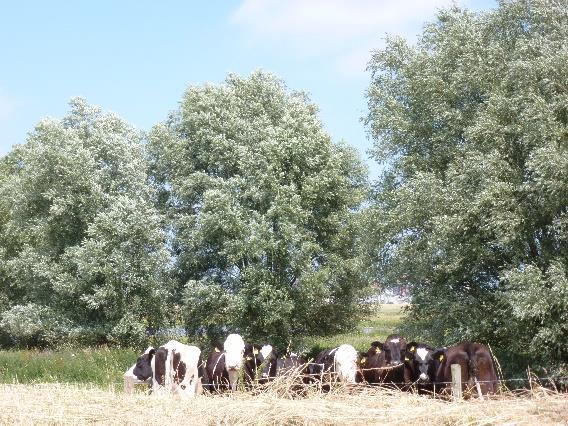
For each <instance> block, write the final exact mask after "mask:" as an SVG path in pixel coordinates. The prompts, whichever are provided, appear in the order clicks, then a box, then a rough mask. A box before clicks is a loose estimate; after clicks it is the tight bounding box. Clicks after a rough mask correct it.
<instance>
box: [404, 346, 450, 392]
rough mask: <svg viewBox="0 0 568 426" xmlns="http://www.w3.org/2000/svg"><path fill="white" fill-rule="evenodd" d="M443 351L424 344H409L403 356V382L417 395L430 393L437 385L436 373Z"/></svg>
mask: <svg viewBox="0 0 568 426" xmlns="http://www.w3.org/2000/svg"><path fill="white" fill-rule="evenodd" d="M443 351H444V349H443V348H442V349H434V348H432V347H431V346H429V345H427V344H424V343H417V342H410V343H408V344H407V346H406V352H405V356H404V381H405V382H406V383H407V386H408V387H409V388H411V387H414V388H415V389H416V390H417V391H418V393H420V394H424V393H432V392H433V391H434V390H435V389H434V385H435V384H436V383H437V371H438V367H439V365H440V360H441V359H442V356H443Z"/></svg>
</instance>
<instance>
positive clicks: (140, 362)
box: [132, 346, 156, 381]
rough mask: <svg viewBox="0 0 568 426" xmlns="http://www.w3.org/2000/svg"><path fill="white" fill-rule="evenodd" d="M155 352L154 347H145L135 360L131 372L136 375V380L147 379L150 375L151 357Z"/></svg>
mask: <svg viewBox="0 0 568 426" xmlns="http://www.w3.org/2000/svg"><path fill="white" fill-rule="evenodd" d="M155 354H156V349H154V348H153V347H151V346H150V347H149V348H148V349H146V352H144V353H143V354H142V355H140V356H139V357H138V359H137V360H136V364H134V368H133V369H132V374H134V376H136V378H137V379H138V380H143V381H144V380H148V379H149V378H150V377H152V358H153V357H154V355H155Z"/></svg>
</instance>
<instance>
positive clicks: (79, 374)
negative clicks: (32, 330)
mask: <svg viewBox="0 0 568 426" xmlns="http://www.w3.org/2000/svg"><path fill="white" fill-rule="evenodd" d="M137 356H138V352H137V351H135V350H133V349H109V348H97V349H64V350H57V351H36V350H33V351H32V350H27V351H2V352H0V382H2V383H56V382H58V383H89V384H93V385H97V386H103V387H107V386H109V385H112V384H119V383H122V374H123V373H124V371H125V370H126V369H127V368H128V367H130V366H131V365H132V364H133V363H134V361H135V360H136V358H137Z"/></svg>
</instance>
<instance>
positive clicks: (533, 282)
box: [0, 0, 568, 368]
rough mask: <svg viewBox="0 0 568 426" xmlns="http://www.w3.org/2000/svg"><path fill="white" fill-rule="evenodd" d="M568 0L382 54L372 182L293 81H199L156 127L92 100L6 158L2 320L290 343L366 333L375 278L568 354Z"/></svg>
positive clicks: (14, 331) (437, 25) (516, 4)
mask: <svg viewBox="0 0 568 426" xmlns="http://www.w3.org/2000/svg"><path fill="white" fill-rule="evenodd" d="M567 42H568V8H567V7H566V5H565V4H564V3H563V2H561V1H554V0H532V1H528V0H508V1H505V0H504V1H501V2H500V3H499V7H498V8H497V9H495V10H493V11H490V12H487V13H484V14H474V13H471V12H469V11H467V10H462V9H459V8H456V7H453V8H451V9H448V10H443V11H441V12H440V13H439V15H438V17H437V20H436V21H435V22H433V23H430V24H428V25H427V26H426V27H425V29H424V31H423V33H422V35H421V36H420V37H419V40H418V42H417V43H416V44H415V45H410V44H409V43H408V42H406V41H405V40H403V39H400V38H389V39H388V40H387V42H386V47H384V48H383V49H381V50H379V51H376V52H374V54H373V56H372V59H371V61H370V63H369V69H370V71H371V82H370V86H369V89H368V92H367V99H368V105H369V112H368V115H367V116H366V118H365V124H366V126H367V129H368V131H369V135H370V136H371V137H372V138H373V140H374V149H373V151H372V155H373V157H374V159H375V160H376V161H378V162H379V163H381V164H382V165H383V170H384V172H383V174H382V176H381V177H380V179H379V180H378V181H377V182H375V184H374V185H369V183H368V181H367V172H366V169H365V167H364V166H363V165H362V163H361V161H360V159H359V158H358V157H357V155H356V154H355V153H354V151H353V150H352V149H351V148H349V147H348V146H346V145H344V144H342V143H334V142H332V141H331V138H330V137H329V135H327V134H326V133H325V131H324V130H323V129H322V125H321V123H320V121H319V119H318V118H317V107H316V106H315V105H314V104H313V103H311V102H310V100H309V99H308V98H307V96H306V95H305V94H303V93H297V92H292V91H290V90H288V89H287V88H286V87H285V85H284V84H283V82H282V81H280V80H278V79H277V78H275V77H274V76H272V75H270V74H267V73H263V72H256V73H254V74H252V75H251V76H250V77H248V78H242V77H238V76H234V75H230V76H229V77H228V78H227V80H226V81H225V83H224V84H222V85H205V86H196V87H190V88H189V89H188V90H187V91H186V93H185V94H184V96H183V98H182V101H181V102H180V106H179V109H178V110H177V111H176V112H175V113H173V114H171V115H170V117H169V118H168V119H167V120H166V121H165V122H163V123H160V124H158V125H156V126H155V127H154V128H153V129H152V130H151V131H150V132H149V133H147V134H142V133H140V132H138V131H136V130H135V129H133V128H132V127H131V126H129V125H128V124H127V123H125V122H124V121H123V120H121V119H120V118H118V117H116V116H114V115H112V114H107V113H103V112H102V111H101V110H99V109H98V108H94V107H92V106H89V105H88V104H87V103H86V102H85V101H83V100H74V101H73V102H72V103H71V111H70V113H69V115H68V116H67V117H65V118H64V119H62V120H44V121H42V122H41V123H40V124H39V125H38V126H37V127H36V129H35V130H34V131H33V132H32V133H31V134H30V136H29V138H28V141H27V142H26V143H25V144H23V145H21V146H18V147H16V148H14V149H13V150H12V151H11V152H10V153H9V154H8V155H7V156H5V157H3V158H2V159H1V160H0V259H1V262H0V288H1V289H2V291H1V292H0V332H2V333H4V338H5V339H7V338H9V339H12V341H13V339H14V338H16V339H17V342H19V343H21V344H52V343H54V342H58V341H61V340H62V339H63V340H65V339H71V340H78V341H82V342H89V343H93V342H105V341H106V342H109V341H110V342H119V343H129V344H135V343H137V342H139V341H140V340H142V339H144V337H145V332H146V329H147V328H148V327H163V326H166V325H168V324H180V323H183V324H184V325H185V326H186V328H187V330H188V331H189V332H190V333H191V334H192V335H194V336H206V337H207V338H210V339H215V338H217V337H219V336H220V335H222V334H223V333H225V332H226V331H227V330H239V331H240V332H241V333H243V334H245V335H247V336H249V337H252V338H255V339H271V340H272V341H274V342H276V343H284V342H287V341H288V339H291V338H292V339H294V338H297V337H300V336H305V335H310V334H324V333H333V332H337V331H340V330H346V329H349V328H350V327H352V326H353V324H354V323H355V321H356V320H357V319H358V318H359V317H360V316H361V315H362V314H364V313H365V306H364V305H363V304H361V303H360V302H361V301H362V300H364V298H365V297H366V295H368V293H369V290H370V283H372V282H380V283H381V284H383V285H390V286H398V285H401V284H404V285H405V286H409V287H410V288H411V293H412V299H413V304H412V308H411V309H410V311H409V312H408V317H407V321H406V322H405V325H404V327H405V330H404V331H405V332H406V333H407V334H408V335H410V336H413V337H415V338H422V339H426V340H428V341H431V342H434V343H439V344H451V343H455V342H456V341H459V340H463V339H472V340H478V341H484V342H490V343H491V344H492V345H493V346H494V347H495V348H496V349H499V348H501V350H502V351H503V352H502V353H507V354H516V355H517V356H518V358H522V359H524V360H525V361H526V360H529V359H530V360H533V361H539V362H541V363H542V364H543V365H549V364H550V365H555V366H557V367H559V368H561V367H562V365H563V364H562V363H563V362H564V360H565V359H568V352H567V350H568V349H567V348H568V325H567V324H568V274H567V271H568V73H567V72H566V66H565V64H566V63H567V60H568V50H567V47H566V46H568V43H567Z"/></svg>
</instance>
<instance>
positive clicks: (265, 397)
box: [0, 305, 568, 425]
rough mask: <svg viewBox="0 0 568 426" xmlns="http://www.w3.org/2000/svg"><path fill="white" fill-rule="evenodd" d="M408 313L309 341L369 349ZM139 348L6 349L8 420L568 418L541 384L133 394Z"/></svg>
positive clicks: (385, 311)
mask: <svg viewBox="0 0 568 426" xmlns="http://www.w3.org/2000/svg"><path fill="white" fill-rule="evenodd" d="M400 320H401V306H398V305H384V306H383V307H382V308H381V309H379V310H377V312H376V314H375V315H373V316H371V317H370V318H367V319H366V320H365V321H363V322H361V324H359V326H358V327H357V329H356V330H355V331H354V332H352V333H349V334H344V335H337V336H333V337H329V338H323V339H322V338H320V339H306V340H305V341H304V345H305V346H306V347H307V348H309V347H316V346H319V347H332V346H336V345H338V344H340V343H351V344H352V345H354V346H355V347H356V348H357V349H359V350H364V349H367V347H368V346H369V343H370V342H371V341H373V340H384V339H385V337H386V336H387V335H388V334H390V333H392V332H393V331H394V330H395V329H396V327H397V325H398V324H399V323H400ZM136 357H137V351H135V350H132V349H108V348H98V349H81V350H71V349H66V350H59V351H43V352H39V351H5V352H0V382H1V383H3V384H0V424H84V423H104V424H118V423H120V424H158V423H163V422H176V423H182V422H183V423H188V424H247V425H251V424H252V425H267V424H298V425H299V424H302V425H306V424H309V425H329V424H365V425H368V424H394V425H398V424H400V425H408V424H413V425H429V424H433V423H436V424H448V425H451V424H460V425H462V424H465V425H477V424H479V425H488V424H515V425H532V424H568V396H567V395H566V394H559V393H555V392H551V391H550V390H546V389H544V388H538V387H537V388H535V389H533V390H532V391H530V392H528V391H525V392H524V393H522V394H520V393H512V392H508V393H505V394H501V395H499V396H494V397H492V398H490V399H488V400H485V401H480V400H477V399H475V400H470V401H462V402H448V401H445V400H442V399H433V398H429V397H425V396H418V395H415V394H412V393H407V392H399V391H389V390H385V389H377V388H370V387H365V386H355V387H354V386H337V387H336V388H334V389H333V390H332V391H331V392H329V393H325V394H324V393H321V392H320V391H319V390H318V389H309V390H308V394H307V396H306V397H305V398H301V399H298V398H297V397H296V398H295V397H294V394H293V392H292V390H291V389H292V388H291V387H290V385H289V384H287V383H285V382H279V381H275V382H273V383H271V384H270V385H269V386H268V387H267V388H265V389H262V390H259V391H257V392H255V394H252V393H250V392H249V393H245V392H235V393H231V394H224V395H210V394H207V395H200V396H197V397H196V398H194V399H191V400H180V399H178V398H176V397H172V396H165V395H151V396H148V395H147V394H145V393H144V390H143V389H140V388H139V389H138V390H137V392H135V393H134V394H133V395H126V394H124V393H123V388H122V373H123V372H124V370H126V369H127V368H128V367H129V366H130V365H131V364H132V363H133V361H134V360H135V359H136Z"/></svg>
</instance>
